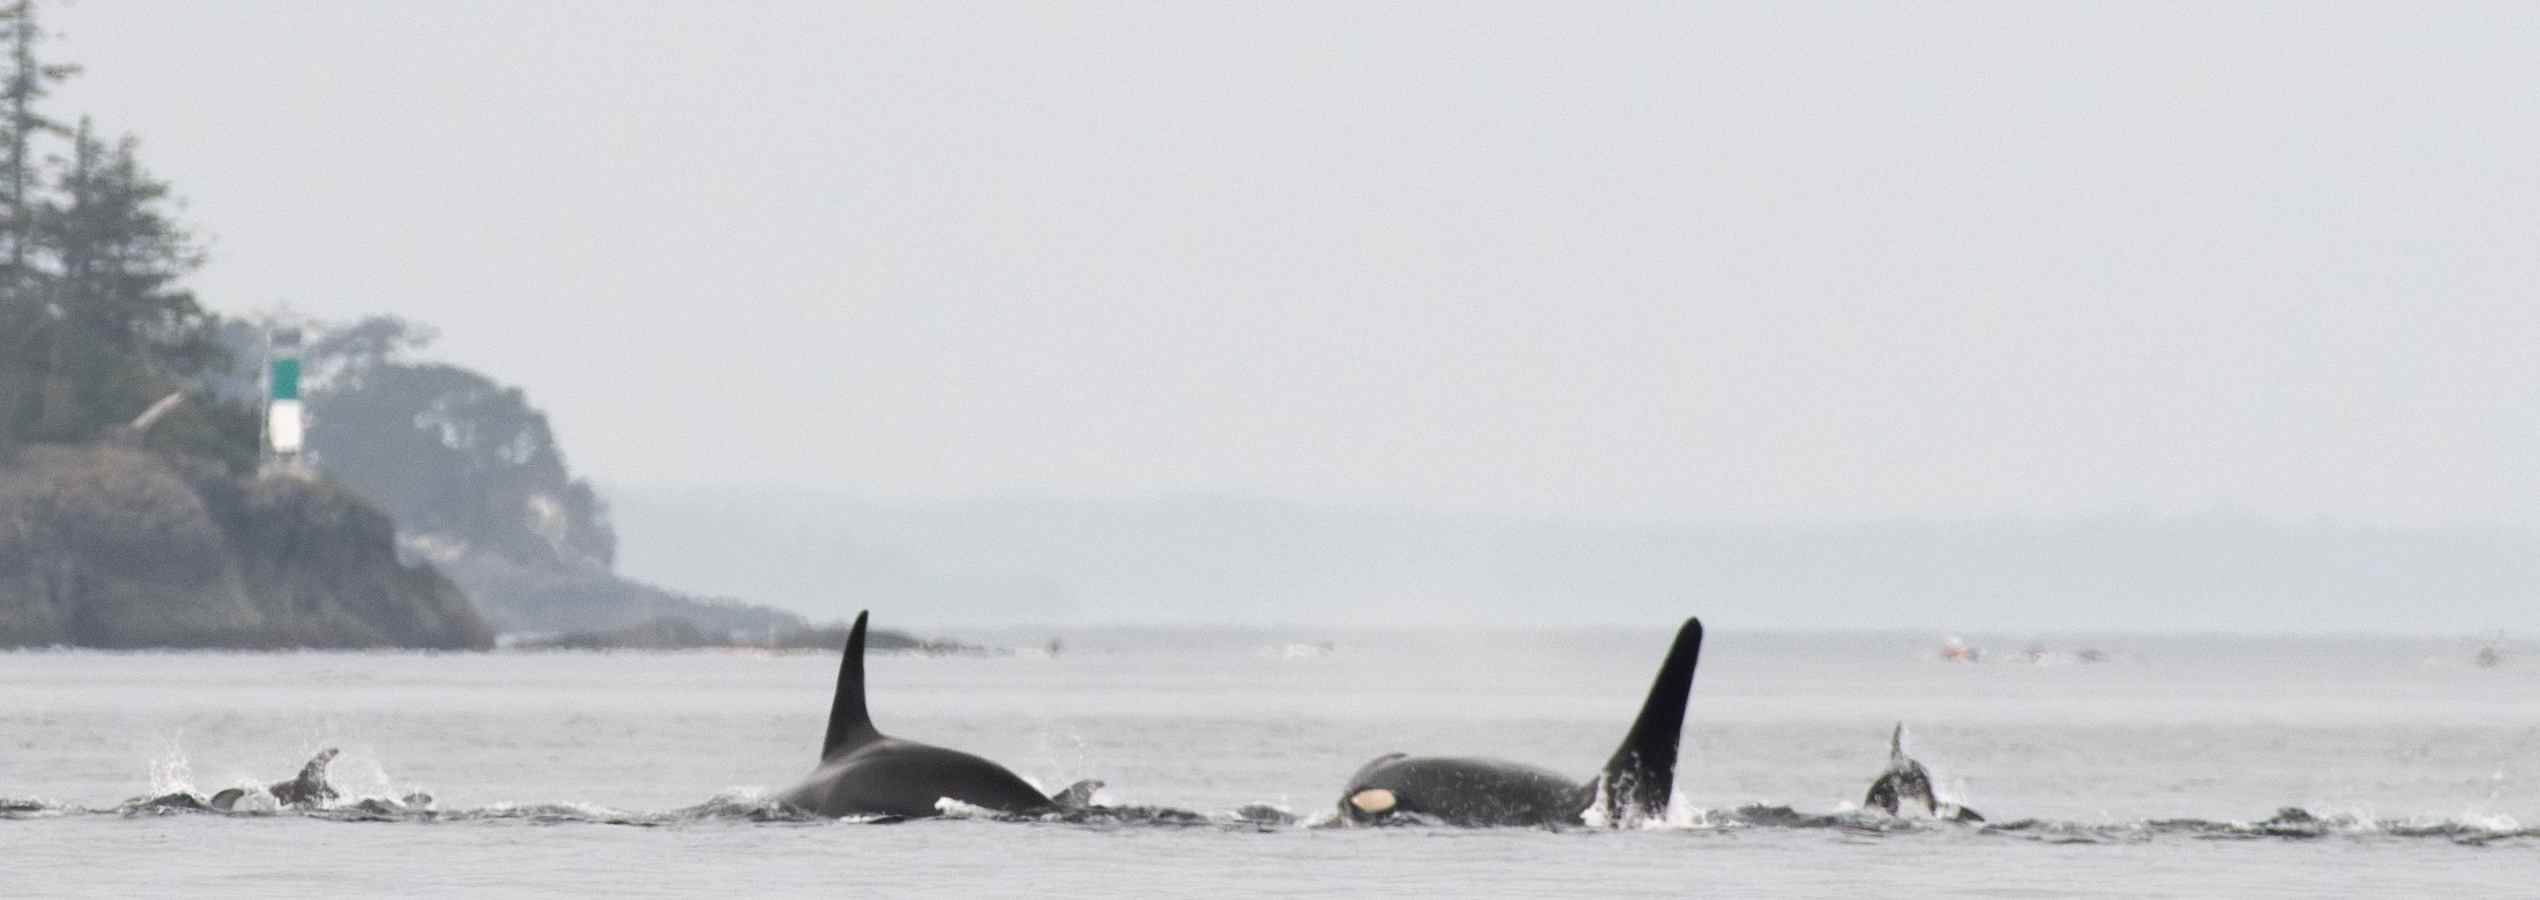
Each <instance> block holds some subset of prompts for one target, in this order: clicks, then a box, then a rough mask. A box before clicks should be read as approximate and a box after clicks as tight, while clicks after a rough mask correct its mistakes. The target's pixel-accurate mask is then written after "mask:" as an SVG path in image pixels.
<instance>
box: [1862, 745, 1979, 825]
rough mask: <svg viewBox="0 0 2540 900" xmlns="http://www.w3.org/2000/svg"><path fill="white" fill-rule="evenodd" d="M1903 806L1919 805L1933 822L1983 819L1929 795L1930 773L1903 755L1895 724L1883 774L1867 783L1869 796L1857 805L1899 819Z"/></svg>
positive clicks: (1972, 811)
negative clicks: (1881, 811)
mask: <svg viewBox="0 0 2540 900" xmlns="http://www.w3.org/2000/svg"><path fill="white" fill-rule="evenodd" d="M1907 802H1912V803H1920V804H1922V805H1923V811H1925V812H1928V813H1930V814H1931V815H1932V816H1933V817H1934V818H1940V819H1948V820H1950V821H1953V822H1982V821H1984V816H1982V815H1980V814H1978V813H1977V812H1976V811H1975V810H1972V809H1968V808H1966V807H1964V806H1959V805H1957V804H1955V803H1949V802H1947V801H1944V800H1941V799H1940V796H1939V795H1938V794H1936V793H1934V792H1933V791H1932V787H1931V771H1930V770H1928V769H1925V768H1923V764H1922V763H1920V762H1916V761H1915V760H1914V758H1913V757H1911V756H1907V755H1905V723H1903V722H1898V723H1896V730H1895V731H1894V732H1892V733H1890V734H1889V735H1888V738H1887V771H1885V772H1882V773H1879V778H1878V780H1877V781H1873V782H1870V793H1869V795H1868V796H1865V797H1863V798H1861V805H1862V806H1864V807H1867V808H1870V809H1879V810H1885V811H1886V812H1887V814H1888V815H1891V816H1893V815H1900V814H1901V813H1900V811H1901V810H1903V809H1904V808H1905V807H1904V804H1905V803H1907Z"/></svg>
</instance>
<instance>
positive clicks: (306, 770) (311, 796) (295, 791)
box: [135, 747, 431, 812]
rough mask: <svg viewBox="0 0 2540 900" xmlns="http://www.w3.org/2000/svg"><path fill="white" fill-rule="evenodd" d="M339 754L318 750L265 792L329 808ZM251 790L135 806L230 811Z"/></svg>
mask: <svg viewBox="0 0 2540 900" xmlns="http://www.w3.org/2000/svg"><path fill="white" fill-rule="evenodd" d="M335 754H336V748H333V747H328V748H326V749H324V750H320V751H318V754H317V755H316V756H313V757H310V758H309V762H308V764H307V765H304V766H301V767H300V774H299V775H298V776H297V777H294V778H292V779H291V780H289V781H277V782H274V783H273V784H271V785H269V786H266V787H265V788H263V789H262V791H263V792H264V793H267V794H270V795H272V796H273V800H274V803H275V804H276V805H278V806H281V807H283V808H288V809H312V808H315V807H320V806H325V805H326V804H327V803H329V802H332V801H333V800H334V799H335V798H336V797H337V796H339V795H338V794H337V793H336V791H335V786H334V785H332V784H329V783H327V780H326V766H327V764H328V763H331V762H334V761H335ZM249 791H250V789H248V788H236V787H234V788H229V789H226V790H223V791H221V792H220V793H217V794H213V795H212V796H211V798H210V799H208V800H206V799H202V798H200V797H198V796H196V795H194V794H190V793H182V792H180V793H174V794H168V795H166V796H162V797H153V798H151V799H149V800H147V801H141V802H139V803H137V804H135V806H136V808H148V809H192V810H211V811H217V812H230V811H232V810H235V809H237V808H238V804H239V802H240V801H242V800H245V799H247V795H248V793H249ZM414 798H421V799H422V800H423V802H426V803H429V802H431V798H429V797H424V796H423V795H420V794H417V795H414V796H413V797H410V798H409V800H410V801H411V800H412V799H414Z"/></svg>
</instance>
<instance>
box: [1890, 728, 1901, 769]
mask: <svg viewBox="0 0 2540 900" xmlns="http://www.w3.org/2000/svg"><path fill="white" fill-rule="evenodd" d="M1904 762H1905V723H1903V722H1898V723H1896V731H1895V732H1893V733H1891V734H1889V735H1888V736H1887V764H1888V765H1889V766H1898V765H1903V764H1904Z"/></svg>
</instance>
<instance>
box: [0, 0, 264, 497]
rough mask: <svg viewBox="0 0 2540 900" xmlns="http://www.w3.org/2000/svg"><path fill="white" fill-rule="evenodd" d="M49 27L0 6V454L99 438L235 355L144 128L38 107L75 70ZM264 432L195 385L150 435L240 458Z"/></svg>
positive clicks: (19, 3) (27, 3)
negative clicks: (146, 146) (201, 295)
mask: <svg viewBox="0 0 2540 900" xmlns="http://www.w3.org/2000/svg"><path fill="white" fill-rule="evenodd" d="M46 37H47V34H46V32H45V30H44V26H43V22H42V17H41V15H40V9H39V7H38V6H37V4H36V3H35V2H33V0H13V2H8V3H6V4H5V5H0V50H5V52H6V56H5V58H4V59H0V459H5V457H6V455H7V454H8V453H9V452H10V451H11V450H13V449H14V448H15V447H16V446H17V445H18V444H20V443H23V442H29V441H42V442H72V441H86V440H93V439H96V438H98V437H100V436H101V435H102V434H103V433H105V432H106V431H108V430H109V429H112V428H115V427H117V426H118V425H120V424H122V423H124V422H128V421H130V420H131V419H132V418H133V417H134V416H135V415H137V414H139V413H140V412H141V411H142V410H144V409H146V408H147V407H149V406H150V405H151V404H152V403H153V402H155V401H157V400H158V399H160V398H162V397H165V396H167V395H168V394H169V393H172V392H175V391H179V390H183V389H185V388H188V387H191V386H195V385H198V384H200V383H201V382H202V381H203V379H204V377H205V376H206V375H207V374H210V373H212V372H213V371H215V370H219V369H225V368H228V367H230V366H233V365H234V364H235V363H236V359H235V356H234V354H233V353H231V352H230V351H229V350H228V348H227V347H226V345H225V342H224V341H223V340H221V330H222V327H223V324H222V323H221V321H220V320H219V319H218V318H217V317H215V316H213V315H211V314H209V313H208V312H206V311H205V309H204V308H203V306H202V304H201V303H200V302H198V301H197V300H196V298H195V296H194V294H193V292H192V291H190V290H188V289H186V287H185V286H184V283H183V282H184V279H185V277H186V276H187V275H188V274H190V273H192V272H193V271H195V270H196V269H197V268H199V267H200V266H201V265H202V263H203V259H204V257H203V252H202V249H201V247H200V244H199V243H198V242H197V240H196V239H195V236H194V234H193V232H192V231H191V230H190V229H189V228H188V227H187V226H186V225H185V224H184V223H183V222H181V221H179V220H178V218H177V217H176V215H175V212H174V210H173V206H174V203H175V201H174V195H173V193H172V192H171V188H170V186H169V184H168V183H167V182H166V181H164V180H161V179H160V178H158V177H157V176H155V175H153V174H151V172H150V170H149V169H148V168H147V167H146V166H144V165H143V164H142V162H141V159H140V154H139V149H140V145H139V142H138V140H136V139H135V138H134V137H132V136H131V135H128V134H108V133H107V132H105V131H104V130H102V129H100V128H99V127H98V126H97V125H96V123H94V122H93V121H91V120H90V119H89V118H88V117H87V116H81V117H79V118H78V119H76V120H69V119H65V118H62V117H60V116H57V115H56V114H55V113H54V112H53V111H52V110H51V109H49V108H48V105H47V104H46V102H45V101H46V99H47V98H48V97H50V96H51V95H52V93H53V90H54V88H55V87H57V86H59V85H60V84H62V83H63V82H64V81H66V80H68V79H70V78H73V77H75V76H77V75H78V74H79V72H80V68H79V67H78V66H76V65H71V64H67V63H63V62H59V61H56V60H55V59H53V58H52V57H50V56H49V55H47V52H46V46H45V43H46V40H45V39H46ZM258 433H259V432H258V423H257V421H256V417H255V412H254V410H253V409H252V408H251V407H250V406H248V405H247V404H244V403H238V402H223V401H220V400H219V399H217V398H215V397H211V396H201V397H189V398H188V402H187V404H186V406H185V408H182V409H180V411H179V412H178V414H177V415H175V416H172V417H170V418H169V419H167V420H164V422H163V424H162V425H161V426H159V427H158V428H155V429H154V430H153V432H152V434H151V437H150V440H151V442H152V443H153V444H156V445H160V446H162V447H163V448H165V449H170V450H176V451H180V452H184V453H187V454H188V455H193V456H199V457H205V458H210V459H215V460H219V461H221V462H223V463H225V464H227V465H228V466H230V467H231V468H233V469H241V468H244V467H249V466H252V465H253V464H254V460H255V453H256V440H257V436H258Z"/></svg>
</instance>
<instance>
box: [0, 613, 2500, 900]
mask: <svg viewBox="0 0 2540 900" xmlns="http://www.w3.org/2000/svg"><path fill="white" fill-rule="evenodd" d="M881 624H885V625H887V624H888V622H887V621H884V622H882V623H881ZM1712 624H1713V628H1712V631H1711V634H1710V638H1709V642H1708V644H1707V645H1706V647H1705V654H1704V659H1703V663H1702V667H1701V670H1700V674H1699V676H1698V678H1697V680H1696V683H1695V686H1694V695H1693V701H1692V705H1691V708H1690V711H1689V714H1688V716H1687V724H1686V733H1685V745H1684V746H1685V749H1684V758H1683V764H1682V768H1681V770H1680V772H1679V775H1678V781H1677V797H1676V803H1675V808H1674V810H1672V812H1671V814H1670V817H1669V821H1667V822H1663V823H1652V824H1649V825H1647V826H1645V827H1641V828H1636V829H1632V830H1628V831H1621V832H1614V831H1603V830H1594V829H1587V828H1575V829H1560V830H1552V829H1519V828H1511V829H1479V830H1461V829H1452V828H1431V827H1419V826H1412V827H1392V828H1378V829H1364V828H1346V827H1333V826H1331V825H1330V823H1329V821H1328V820H1329V819H1330V818H1331V816H1330V812H1331V810H1332V809H1333V808H1334V807H1335V804H1336V803H1337V801H1338V793H1339V790H1340V788H1341V782H1342V780H1343V779H1344V778H1345V777H1347V776H1348V775H1349V773H1350V772H1351V771H1352V770H1354V769H1355V768H1357V767H1358V766H1359V765H1360V764H1361V763H1363V762H1365V761H1366V760H1367V759H1369V758H1371V757H1374V756H1376V755H1378V754H1381V753H1385V752H1389V751H1396V750H1400V751H1406V752H1413V753H1448V754H1473V755H1492V756H1500V757H1504V758H1508V759H1513V760H1519V761H1526V762H1533V763H1538V764H1543V765H1547V766H1551V767H1553V768H1557V769H1562V770H1566V771H1570V772H1575V773H1577V774H1579V775H1581V776H1585V775H1587V774H1589V773H1590V772H1591V771H1592V770H1593V769H1594V768H1595V767H1596V766H1597V765H1598V764H1599V763H1601V761H1602V760H1603V759H1604V758H1605V756H1606V755H1607V754H1608V753H1609V752H1611V750H1612V748H1613V745H1614V744H1615V742H1617V741H1618V740H1620V738H1621V736H1622V733H1623V731H1624V729H1625V728H1626V727H1627V726H1628V724H1629V720H1630V718H1631V716H1632V714H1633V712H1634V711H1635V709H1636V707H1637V706H1638V704H1639V701H1640V699H1641V694H1642V692H1643V691H1644V690H1645V689H1646V688H1647V685H1648V680H1649V677H1650V675H1651V674H1652V672H1653V670H1654V669H1655V667H1656V665H1657V662H1658V658H1659V657H1660V655H1662V654H1663V652H1664V649H1665V644H1666V641H1667V638H1668V631H1669V630H1668V629H1667V628H1665V627H1663V626H1660V625H1653V626H1652V627H1651V628H1649V629H1646V630H1626V629H1613V630H1563V631H1450V630H1439V631H1358V630H1334V631H1316V630H1311V629H1294V630H1283V631H1254V630H1144V629H1108V630H1069V631H1060V632H1056V633H1055V636H1058V637H1060V638H1062V640H1063V642H1064V648H1065V650H1064V652H1063V653H1061V654H1059V655H1056V656H1051V655H1049V654H1047V653H1046V652H1044V651H1043V650H1042V649H1040V648H1041V647H1042V646H1043V644H1044V642H1045V641H1046V640H1047V639H1048V638H1050V637H1052V636H1054V635H1053V632H1050V631H1044V630H1030V629H1016V630H1012V631H1000V632H984V633H973V634H966V635H965V634H956V635H954V636H960V637H968V638H972V639H978V640H985V641H990V642H994V643H998V644H1001V645H1006V646H1016V647H1022V648H1026V649H1023V650H1021V651H1018V652H1016V653H1013V654H1011V655H1004V656H991V657H919V656H880V655H877V656H876V657H875V658H874V659H872V660H871V661H870V663H869V665H868V670H869V677H870V679H871V683H872V689H871V702H872V707H873V711H874V716H875V719H876V721H877V722H878V723H879V724H880V725H881V727H882V728H883V729H884V730H885V731H888V732H890V733H893V734H896V735H900V736H903V737H909V738H914V739H918V740H924V741H928V742H932V743H937V744H942V745H946V746H952V747H958V748H961V749H966V750H970V751H973V752H976V753H980V754H982V755H985V756H987V757H989V758H991V759H995V760H998V761H1000V762H1003V763H1005V764H1006V765H1007V766H1009V767H1011V768H1013V769H1015V770H1016V771H1017V772H1020V773H1022V774H1023V775H1025V776H1026V777H1028V778H1030V779H1033V780H1034V781H1036V782H1038V783H1040V784H1042V785H1044V786H1047V787H1049V788H1053V789H1054V788H1056V787H1059V786H1062V785H1065V784H1067V783H1069V782H1072V781H1075V780H1077V779H1080V778H1088V777H1091V778H1101V779H1103V780H1105V781H1106V782H1108V784H1109V786H1108V787H1107V788H1105V790H1104V791H1103V793H1102V794H1101V795H1100V797H1099V799H1100V800H1101V801H1102V802H1104V803H1106V804H1109V805H1112V806H1117V807H1121V808H1123V809H1124V810H1127V811H1123V812H1120V813H1118V814H1112V815H1102V816H1093V817H1084V818H1080V819H1078V820H1073V821H1005V820H998V819H994V818H980V817H968V818H948V819H937V820H924V821H911V822H904V823H898V824H881V823H858V822H827V821H805V820H802V819H799V818H794V817H788V816H783V815H779V814H776V813H777V811H776V810H774V809H772V808H771V807H770V805H769V804H767V803H766V802H765V801H764V799H763V798H764V797H765V796H766V795H767V794H770V793H773V792H774V791H776V790H778V789H781V788H782V787H784V786H785V785H787V784H788V783H790V782H791V780H792V779H794V778H796V777H797V776H800V775H801V774H803V773H804V772H805V771H806V770H808V769H809V768H810V766H811V764H812V763H813V762H814V757H815V756H816V755H817V748H818V745H819V741H820V735H821V730H822V725H823V721H824V718H825V716H826V713H827V710H828V701H829V691H830V687H831V683H832V679H833V678H834V675H835V666H836V659H835V657H834V656H833V655H825V654H802V655H768V654H755V653H726V652H697V653H618V654H601V653H509V652H505V653H491V654H442V655H435V654H420V653H285V654H227V653H101V652H91V651H22V652H7V653H0V896H5V897H30V896H134V895H162V894H174V893H178V892H183V893H185V894H188V895H191V896H198V897H231V896H237V897H248V896H253V897H268V896H275V895H297V896H308V895H339V894H371V895H375V894H396V895H469V896H487V895H503V894H550V893H576V894H598V893H606V894H612V895H620V896H696V895H700V894H709V893H732V894H743V895H778V896H785V895H812V894H824V895H840V894H849V895H883V896H902V895H949V896H981V895H990V896H1007V895H1025V894H1031V895H1048V894H1058V895H1097V894H1099V895H1118V894H1123V893H1126V894H1131V895H1174V896H1190V895H1197V894H1203V893H1208V894H1217V893H1240V894H1243V895H1279V894H1305V895H1324V894H1341V893H1346V894H1375V893H1385V894H1400V895H1412V896H1440V895H1451V896H1544V895H1577V894H1591V893H1593V894H1606V895H1623V896H1632V895H1683V894H1691V893H1711V894H1719V895H1730V896H1803V897H1822V896H1827V895H1831V894H1836V893H1839V892H1841V893H1850V892H1855V891H1876V892H1879V893H1881V894H1887V895H1904V896H1918V895H1919V896H1927V895H1941V894H1947V895H1950V896H1979V897H1983V896H2019V897H2028V896H2109V897H2145V896H2181V897H2205V896H2260V895H2284V896H2321V895H2380V896H2407V895H2418V896H2421V895H2428V894H2433V893H2436V892H2438V891H2439V892H2442V893H2445V894H2448V895H2453V896H2534V895H2535V894H2540V830H2534V829H2540V656H2526V655H2523V654H2519V653H2515V654H2509V655H2508V656H2507V657H2506V658H2505V660H2504V662H2503V664H2502V665H2500V666H2497V667H2494V668H2482V667H2480V666H2477V665H2475V664H2474V663H2473V652H2474V650H2475V649H2476V648H2475V646H2474V645H2471V644H2468V643H2466V642H2461V641H2445V640H2435V639H2386V638H2336V639H2329V638H2242V637H2122V636H2120V637H2105V636H2102V637H2094V638H2078V637H2073V638H2056V637H2046V638H2040V639H2036V640H2037V642H2038V643H2040V644H2042V645H2043V646H2045V647H2047V648H2049V649H2050V650H2051V651H2052V652H2050V653H2048V654H2047V655H2046V656H2045V657H2044V658H2043V659H2042V660H2040V661H2038V662H2031V661H2029V660H2028V659H2027V658H2026V657H2025V655H2024V654H2021V653H2018V652H2014V651H2017V650H2020V649H2021V648H2022V647H2023V646H2025V645H2026V644H2028V643H2029V639H2027V638H2022V639H2020V640H2011V641H1985V640H1982V639H1978V640H1976V641H1975V643H1978V644H1980V645H1985V646H1987V648H1988V649H1990V650H1992V651H1993V652H1992V653H1990V654H1989V655H1988V657H1987V659H1986V660H1985V661H1983V662H1980V663H1975V664H1966V663H1953V662H1948V661H1944V660H1943V659H1942V658H1941V656H1940V654H1939V653H1938V652H1937V651H1938V650H1939V647H1940V639H1939V637H1938V636H1936V635H1916V634H1861V633H1835V634H1788V633H1748V632H1741V631H1739V630H1738V629H1737V628H1736V627H1735V626H1734V625H1733V624H1731V623H1712ZM2085 648H2089V649H2097V650H2100V651H2102V652H2103V653H2104V654H2105V655H2106V659H2105V661H2102V662H2096V663H2084V662H2081V661H2079V659H2078V658H2077V657H2076V656H2075V655H2074V654H2076V653H2077V652H2078V651H2080V650H2082V649H2085ZM1898 721H1903V722H1905V723H1906V725H1907V729H1908V748H1909V750H1911V751H1912V752H1913V753H1914V755H1915V756H1916V757H1917V758H1919V759H1921V760H1922V761H1923V762H1924V763H1925V764H1926V765H1927V766H1929V767H1930V768H1931V770H1932V771H1933V774H1934V775H1935V776H1936V778H1937V779H1938V780H1939V781H1940V782H1941V783H1942V785H1943V787H1944V788H1945V792H1946V793H1948V794H1950V795H1952V796H1954V797H1955V798H1956V799H1958V800H1960V801H1962V802H1964V803H1966V804H1968V805H1970V806H1972V807H1974V808H1976V809H1978V810H1981V811H1982V812H1983V813H1984V814H1985V815H1986V816H1987V817H1989V818H1990V820H1991V821H1990V823H1988V824H1987V825H1984V826H1967V825H1956V824H1944V823H1937V822H1932V821H1929V820H1925V819H1911V818H1909V819H1904V820H1897V819H1891V818H1889V817H1886V816H1884V815H1880V814H1875V813H1871V814H1864V813H1862V812H1860V811H1859V810H1858V809H1857V804H1858V803H1859V801H1860V798H1861V794H1862V792H1863V791H1864V789H1865V788H1866V787H1867V786H1868V784H1869V783H1870V781H1871V780H1872V779H1873V778H1874V777H1875V776H1876V775H1877V774H1878V773H1879V772H1880V771H1881V770H1882V768H1883V767H1884V765H1885V762H1886V754H1887V736H1888V732H1889V729H1890V728H1891V726H1893V725H1894V724H1895V723H1896V722H1898ZM330 746H331V747H341V748H342V750H343V753H342V756H341V757H339V758H338V759H337V760H336V762H335V764H334V766H333V770H332V774H333V781H334V782H335V784H336V786H337V787H338V788H339V789H340V790H341V791H342V792H343V793H344V795H345V796H344V797H343V798H341V799H339V800H338V801H336V803H335V804H334V806H333V807H332V808H329V809H322V810H317V811H310V812H299V811H268V812H255V813H247V814H228V815H224V814H215V813H201V812H174V811H165V810H156V809H150V808H146V807H136V806H134V805H132V804H131V803H130V801H134V800H136V799H143V798H148V797H153V796H158V795H162V794H166V793H170V792H177V791H192V792H196V793H199V794H210V793H212V792H213V791H216V790H218V789H220V788H223V787H228V786H232V785H247V784H258V783H264V782H271V781H277V780H282V779H286V778H288V777H289V776H290V775H291V774H293V773H294V772H296V771H297V770H298V768H299V766H300V765H301V763H302V762H303V761H305V760H306V759H307V758H308V757H309V756H310V755H311V754H312V753H314V752H315V751H317V750H318V749H320V748H323V747H330ZM415 791H422V792H425V793H428V794H430V795H431V797H432V798H433V799H432V802H431V804H430V805H429V806H428V807H422V808H419V809H399V808H395V807H378V808H375V809H373V810H364V809H362V808H360V807H359V806H357V805H356V804H357V801H358V800H359V799H361V798H366V797H368V798H393V797H401V796H404V795H406V794H408V793H410V792H415ZM1261 805H1268V806H1273V807H1277V808H1281V809H1284V810H1286V811H1287V812H1288V813H1290V814H1291V815H1292V816H1293V817H1294V821H1288V820H1287V819H1286V818H1284V817H1272V816H1267V815H1263V814H1262V813H1261V812H1260V811H1259V809H1258V807H1259V806H1261ZM1149 807H1163V808H1170V809H1174V810H1184V811H1188V812H1189V813H1191V814H1192V815H1187V816H1185V815H1179V814H1166V813H1158V812H1155V811H1152V810H1149V809H1144V808H1149ZM1246 807H1256V808H1255V809H1253V810H1252V811H1250V812H1249V813H1244V814H1239V812H1240V811H1244V810H1245V809H1246ZM1785 807H1786V808H1787V809H1783V808H1785ZM2286 807H2298V808H2299V809H2301V810H2302V811H2304V813H2305V814H2306V815H2307V816H2308V819H2307V820H2305V819H2303V818H2300V817H2294V818H2279V815H2278V811H2279V810H2280V809H2283V808H2286Z"/></svg>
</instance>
